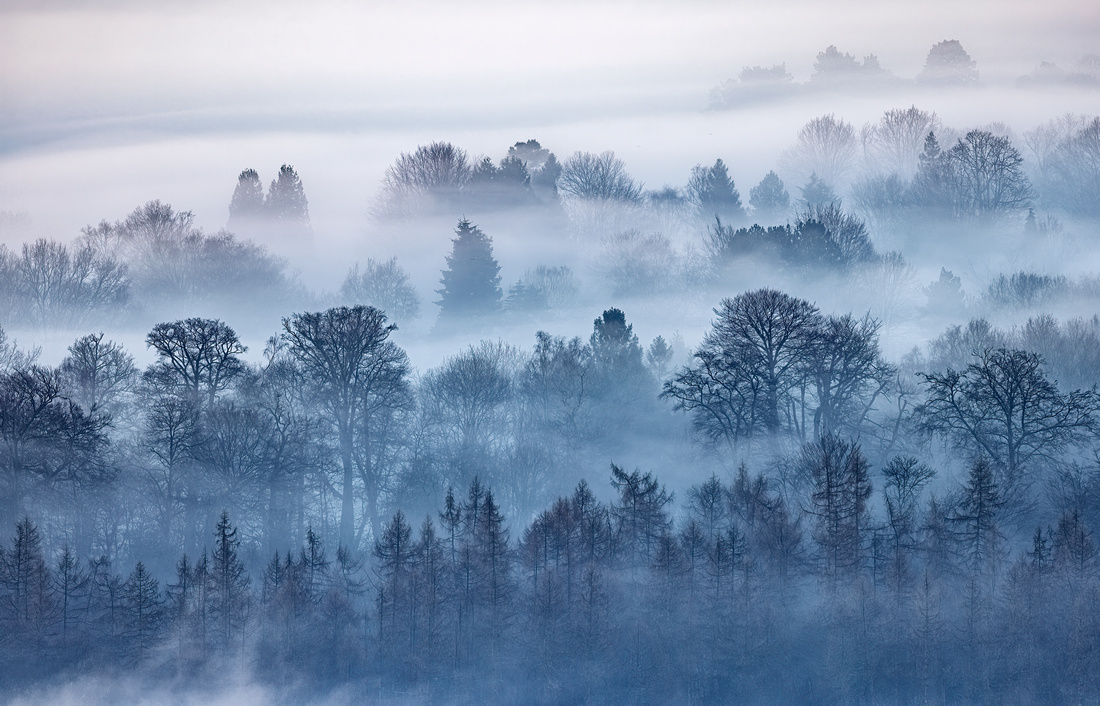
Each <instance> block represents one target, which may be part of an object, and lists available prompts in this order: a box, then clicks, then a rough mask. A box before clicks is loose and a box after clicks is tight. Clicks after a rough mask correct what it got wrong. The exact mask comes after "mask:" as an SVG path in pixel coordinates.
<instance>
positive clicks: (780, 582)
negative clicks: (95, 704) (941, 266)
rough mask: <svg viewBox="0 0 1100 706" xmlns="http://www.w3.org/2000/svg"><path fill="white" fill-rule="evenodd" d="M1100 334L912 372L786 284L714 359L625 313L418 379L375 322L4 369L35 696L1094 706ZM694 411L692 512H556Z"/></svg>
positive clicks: (1011, 341)
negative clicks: (56, 683) (216, 669)
mask: <svg viewBox="0 0 1100 706" xmlns="http://www.w3.org/2000/svg"><path fill="white" fill-rule="evenodd" d="M1084 326H1085V324H1084V322H1066V323H1064V324H1063V323H1059V322H1057V321H1055V320H1053V319H1050V318H1049V317H1047V318H1039V319H1035V320H1033V322H1030V323H1029V324H1028V327H1027V328H1025V329H1024V330H1023V331H1022V332H1020V333H1019V334H1013V335H1009V334H1005V333H1003V332H998V331H997V330H996V329H993V328H992V327H990V326H989V325H988V324H986V323H985V322H982V321H980V320H978V321H974V322H971V324H970V325H968V327H966V328H965V329H964V328H962V327H954V328H952V329H949V330H948V331H947V332H945V334H944V335H943V336H941V337H940V338H939V339H937V340H936V341H935V342H933V344H932V345H931V346H930V347H929V349H928V354H927V357H925V358H923V359H907V360H903V361H901V362H900V363H898V364H889V363H887V362H886V361H885V360H884V359H883V358H882V356H881V354H880V352H879V350H878V342H877V332H878V323H877V322H876V321H875V320H874V319H871V318H870V317H863V318H856V317H854V316H852V315H850V314H849V315H825V314H822V313H821V312H820V311H819V310H818V309H817V307H815V306H814V305H813V304H811V303H809V302H807V301H805V300H801V299H798V298H796V297H792V296H790V295H788V294H785V293H783V292H779V291H777V290H771V289H761V290H755V291H750V292H745V293H743V294H741V295H738V296H737V297H733V298H730V299H726V300H723V301H722V302H721V303H720V305H719V307H718V308H717V309H716V310H715V319H714V322H713V325H712V328H711V330H710V332H709V333H708V334H707V336H706V337H705V339H704V341H703V342H702V344H701V345H700V346H699V347H698V348H697V349H696V350H695V351H693V353H692V358H691V361H690V362H689V363H688V364H686V365H678V364H677V363H676V362H675V361H674V360H673V353H672V348H671V346H670V345H669V344H668V342H666V341H665V340H664V339H663V338H660V337H659V338H657V339H655V340H654V341H653V342H652V344H650V345H649V346H648V348H646V347H643V346H642V345H641V343H640V341H639V340H638V337H637V336H636V335H635V334H634V333H633V327H632V326H631V324H630V323H629V322H628V321H627V318H626V315H625V314H624V312H622V311H621V310H618V309H608V310H605V311H604V312H603V313H602V314H601V315H600V317H598V318H597V319H596V320H595V321H594V323H593V329H592V334H591V336H590V337H589V339H588V340H587V341H583V340H582V339H580V338H579V337H578V338H573V339H567V338H563V337H557V336H553V335H551V334H549V333H540V334H539V335H538V336H537V337H536V341H535V345H534V347H533V349H531V350H530V351H527V352H524V351H519V350H517V349H514V348H512V347H510V346H507V345H505V344H503V343H488V342H486V343H482V344H481V345H479V346H474V347H470V348H468V349H466V350H464V351H461V352H459V353H457V354H456V355H453V356H452V357H450V358H448V359H447V360H446V361H445V362H444V363H443V364H442V365H441V366H439V367H438V368H435V369H432V370H429V371H426V372H425V373H423V374H421V375H419V376H414V375H413V371H412V369H411V366H410V364H409V361H408V358H407V355H406V354H405V352H404V351H403V350H402V349H401V348H400V347H398V346H397V345H396V344H395V343H394V342H393V341H392V340H390V337H391V334H392V332H393V329H394V326H393V324H392V323H390V322H389V321H388V319H387V317H386V316H385V314H384V313H383V312H381V311H380V310H378V309H376V308H374V307H370V306H365V305H359V306H354V307H334V308H331V309H328V310H324V311H318V312H302V313H297V314H293V315H291V316H288V317H286V318H285V319H284V320H283V331H282V333H281V334H280V335H279V336H275V337H272V339H271V340H270V341H269V342H268V344H267V346H266V348H265V351H264V354H263V358H262V361H261V362H260V363H257V364H248V363H246V362H245V361H244V360H243V359H242V355H243V354H244V353H246V352H247V351H246V349H245V347H244V346H243V345H242V344H241V342H240V340H239V338H238V337H237V335H236V333H235V332H234V330H233V329H232V328H231V327H230V326H228V325H227V324H225V323H224V322H221V321H219V320H215V319H199V318H192V319H183V320H178V321H171V322H164V323H161V324H157V325H156V326H154V327H153V329H152V330H151V331H150V333H149V334H148V336H147V337H146V343H147V345H148V346H149V348H150V349H151V350H152V351H153V352H154V354H155V356H156V360H155V362H154V363H152V364H151V365H150V366H148V367H147V368H146V369H145V370H144V371H139V370H138V369H137V367H136V366H135V365H134V362H133V359H132V357H131V356H130V355H129V354H128V353H127V352H126V351H125V350H124V349H123V348H122V347H121V346H119V345H118V344H116V343H113V342H111V341H110V340H108V339H107V338H106V336H105V335H104V334H91V335H88V336H84V337H82V338H80V339H79V340H77V341H76V342H75V343H74V344H73V346H71V347H70V350H69V355H68V356H67V357H66V358H65V360H64V361H63V362H62V364H61V365H60V366H58V367H56V368H54V367H49V366H43V365H39V364H37V362H36V360H35V352H34V351H22V350H19V349H18V348H17V347H16V346H15V345H14V344H13V343H11V342H7V341H6V340H5V341H3V345H2V346H0V348H2V350H0V363H2V364H3V366H4V369H3V372H2V373H0V464H2V465H0V471H2V475H0V479H2V482H3V494H2V497H3V499H4V504H3V507H2V508H0V515H2V519H3V521H4V523H5V524H6V525H7V526H14V527H15V528H16V531H15V535H14V537H13V539H12V540H11V542H10V544H8V545H7V546H5V547H4V549H3V552H2V553H0V567H2V571H0V579H2V586H3V590H2V596H0V600H2V603H0V605H2V606H3V615H2V619H3V620H4V621H5V624H6V626H7V629H6V631H5V635H6V637H5V639H4V641H3V643H2V645H0V649H2V650H3V655H4V657H3V659H4V660H5V664H7V665H12V666H13V667H17V668H13V669H10V670H2V671H3V672H4V673H5V674H8V675H9V676H8V677H7V678H8V679H10V680H11V681H9V682H8V685H9V686H11V687H13V688H14V687H15V686H16V683H17V682H18V681H19V680H21V679H31V680H33V679H39V678H47V677H49V676H51V675H55V674H59V673H63V672H65V673H80V672H81V671H83V670H87V669H95V668H98V667H99V666H107V667H109V668H111V669H118V670H122V671H131V672H134V673H145V672H144V671H143V670H151V671H149V672H148V673H163V674H173V675H183V674H187V673H194V670H201V669H204V668H210V666H211V665H213V664H216V663H217V661H218V660H220V659H222V658H224V657H225V656H226V655H246V654H252V655H257V657H256V658H255V660H256V661H255V663H254V664H253V666H252V667H250V668H253V669H255V670H256V673H258V674H259V673H262V674H264V675H265V677H264V678H265V679H271V680H275V681H276V682H278V681H279V680H285V681H284V683H285V682H288V681H293V680H294V679H298V678H301V679H305V680H307V681H312V680H316V682H317V683H322V684H336V683H345V682H349V681H350V682H352V683H359V684H365V683H375V681H377V680H380V681H377V683H383V684H386V685H388V686H387V688H399V689H418V690H427V691H424V692H423V693H433V694H437V693H438V692H435V691H433V690H435V689H438V688H442V687H441V686H440V685H442V684H453V683H455V682H453V681H452V680H453V679H467V678H472V675H474V674H482V675H484V674H489V675H490V687H489V688H491V689H494V690H496V691H494V692H493V693H494V694H496V695H499V696H500V697H501V698H506V697H507V698H525V697H527V696H529V694H527V693H526V692H525V693H523V694H518V693H516V692H512V691H509V689H510V688H513V687H510V686H509V684H510V683H513V682H510V681H509V679H508V677H509V676H510V675H521V676H523V677H524V678H523V680H521V681H519V682H515V683H523V684H528V685H532V686H531V687H530V688H531V689H532V690H533V693H534V694H535V698H537V699H541V700H550V701H552V700H561V699H567V700H568V699H573V698H587V699H599V698H611V697H619V696H622V695H633V697H634V698H638V699H642V700H654V699H657V700H660V699H670V698H680V697H681V696H684V695H690V696H691V698H697V699H700V700H716V699H722V698H727V697H728V695H729V694H736V693H742V694H744V695H746V697H748V695H750V694H760V693H763V692H761V691H760V690H761V689H762V688H763V689H765V691H768V693H773V694H774V695H775V697H776V698H785V699H791V698H799V699H803V700H804V699H806V698H811V696H808V695H813V697H815V698H821V699H823V700H836V699H855V698H862V699H867V700H876V699H883V698H909V697H912V696H913V695H915V694H916V695H920V694H924V695H933V694H939V695H941V696H942V695H947V696H946V698H958V699H974V698H987V697H989V698H993V697H995V696H996V695H998V694H1001V695H1003V694H1007V693H1019V692H1018V691H1017V690H1018V689H1027V690H1029V691H1028V693H1032V694H1034V696H1035V698H1037V699H1040V698H1041V699H1043V700H1073V699H1075V698H1084V697H1085V695H1087V694H1090V693H1094V692H1093V691H1091V690H1092V689H1095V685H1094V684H1093V683H1092V680H1091V678H1090V676H1089V675H1090V674H1092V673H1094V671H1095V670H1092V663H1091V661H1090V657H1088V655H1089V654H1091V651H1090V650H1091V647H1089V645H1090V643H1089V642H1088V640H1089V639H1090V638H1088V637H1087V635H1089V634H1091V633H1090V632H1088V631H1087V628H1084V627H1082V625H1085V626H1087V625H1090V624H1091V623H1090V622H1088V621H1092V620H1094V616H1093V615H1092V611H1091V609H1090V608H1089V605H1091V603H1090V600H1089V596H1091V595H1093V592H1094V591H1095V590H1096V589H1097V586H1096V580H1097V574H1096V569H1097V565H1096V557H1095V547H1094V544H1093V540H1092V533H1091V529H1090V528H1091V527H1093V526H1095V523H1096V522H1097V521H1100V503H1098V502H1097V497H1098V495H1097V491H1098V490H1100V484H1098V482H1097V481H1098V478H1100V476H1098V475H1097V471H1096V468H1095V463H1094V461H1090V457H1089V449H1090V448H1091V447H1092V445H1094V443H1095V439H1096V431H1097V430H1096V422H1097V412H1098V410H1100V401H1098V398H1097V395H1096V393H1095V392H1094V391H1092V390H1091V389H1089V388H1086V389H1076V390H1068V389H1063V388H1061V387H1060V386H1059V385H1058V384H1057V383H1056V382H1054V379H1055V378H1054V377H1053V375H1055V374H1057V375H1058V376H1060V379H1070V378H1068V377H1066V376H1064V373H1065V372H1067V371H1073V370H1075V368H1073V367H1072V366H1073V365H1074V364H1075V363H1074V361H1075V353H1074V351H1076V350H1078V349H1079V348H1080V346H1079V344H1080V343H1081V342H1082V341H1084V340H1086V339H1087V332H1088V331H1089V330H1090V329H1088V328H1086V327H1084ZM1093 335H1095V332H1094V333H1093ZM1082 336H1084V337H1085V338H1082ZM1089 340H1091V339H1089ZM1039 345H1045V346H1046V348H1045V349H1043V352H1044V353H1045V354H1046V355H1047V356H1049V358H1044V357H1043V355H1042V354H1041V353H1040V352H1039V351H1038V350H1037V348H1038V346H1039ZM1076 370H1077V374H1078V376H1079V378H1078V379H1083V380H1085V381H1086V382H1085V384H1086V385H1088V386H1089V387H1091V385H1092V384H1093V383H1094V382H1095V379H1096V370H1095V369H1084V370H1081V369H1080V368H1077V369H1076ZM662 398H663V400H664V401H663V402H662ZM674 410H679V411H681V412H683V413H684V414H685V416H686V420H688V421H689V422H690V424H691V427H692V429H693V430H694V434H695V439H696V442H695V447H694V448H695V449H697V453H696V454H695V455H694V456H692V458H693V459H694V460H693V461H692V462H691V463H692V464H697V465H699V466H700V468H708V467H709V468H712V469H714V470H713V472H712V475H711V477H710V478H709V479H707V480H705V481H702V482H698V481H699V480H701V479H700V478H699V476H700V475H702V473H700V474H696V475H695V479H696V482H695V483H694V485H691V486H690V487H688V488H687V490H686V492H685V493H684V497H683V499H682V500H681V502H680V503H679V505H676V504H674V497H673V496H674V494H673V493H670V492H668V491H667V490H666V489H665V487H664V486H662V485H661V483H660V482H659V481H658V480H657V477H656V476H655V475H654V473H653V472H652V471H646V472H643V471H642V470H640V469H638V470H635V471H628V470H626V469H624V468H622V467H620V466H619V465H613V466H612V471H611V488H610V491H609V492H597V491H594V490H593V489H592V488H591V487H590V486H589V485H588V484H587V483H586V482H583V481H582V482H581V483H580V484H579V485H578V486H576V488H575V489H574V491H573V492H572V493H570V494H567V495H562V497H560V498H558V499H557V500H555V499H554V498H555V497H557V496H558V495H559V494H561V493H562V490H563V489H564V487H566V486H565V484H566V483H568V482H569V481H568V480H567V479H568V477H569V475H570V474H571V473H577V472H578V471H579V472H580V473H581V476H582V477H583V476H584V475H587V473H588V472H587V470H586V469H591V468H596V467H598V466H599V465H602V464H603V463H606V459H607V458H608V457H611V458H615V457H616V456H617V455H622V454H628V453H630V452H631V450H632V449H634V448H636V447H638V446H639V445H640V444H644V443H647V442H646V440H647V439H648V440H649V442H650V443H652V442H653V441H654V440H660V442H661V443H664V444H670V445H672V446H675V444H676V443H677V442H676V440H675V438H676V435H677V433H678V432H677V429H678V428H679V425H678V422H676V418H675V417H673V416H671V415H672V414H673V413H674ZM680 448H684V449H685V451H686V447H680ZM937 449H939V451H937ZM708 458H710V459H713V460H712V461H708V460H707V459H708ZM600 459H604V460H603V461H600ZM737 459H741V463H740V465H739V466H734V467H731V465H730V464H731V462H734V461H736V460H737ZM604 467H606V466H604ZM750 468H752V469H754V470H753V471H752V472H750V470H749V469H750ZM723 469H724V470H723ZM704 472H705V471H704ZM719 473H721V475H719ZM956 473H961V474H962V475H961V477H959V479H958V480H953V479H952V477H953V476H954V475H955V474H956ZM574 477H575V476H574ZM418 518H425V519H424V520H423V521H422V522H421V521H420V520H419V519H418ZM414 525H415V527H414ZM1025 537H1026V538H1027V540H1026V541H1025V539H1024V538H1025ZM130 566H132V567H133V568H132V570H130ZM124 577H126V578H124ZM162 586H163V590H162ZM1055 598H1057V600H1055ZM1036 601H1038V602H1036ZM951 626H965V627H963V628H953V627H951ZM699 645H705V646H706V649H703V650H700V649H699V647H698V646H699ZM856 645H859V648H856V647H855V646H856ZM1037 645H1041V646H1042V649H1038V648H1037V647H1036V646H1037ZM962 654H966V655H968V659H967V660H965V661H963V662H960V660H959V655H962ZM821 655H825V656H826V659H824V660H819V658H820V656H821ZM204 665H205V666H204ZM960 665H965V666H960ZM795 673H797V674H799V675H800V676H799V677H798V679H793V678H792V677H791V676H790V675H791V674H795ZM564 675H570V676H569V677H568V678H567V677H565V676H564ZM372 680H375V681H372ZM563 680H564V681H563ZM473 684H474V682H470V686H469V687H467V688H471V689H472V688H475V687H474V686H473ZM761 685H767V686H763V687H762V686H761ZM509 694H511V696H508V695H509ZM929 698H931V696H929Z"/></svg>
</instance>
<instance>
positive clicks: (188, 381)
mask: <svg viewBox="0 0 1100 706" xmlns="http://www.w3.org/2000/svg"><path fill="white" fill-rule="evenodd" d="M145 344H146V345H147V346H148V347H150V348H152V349H153V350H155V351H156V353H157V358H158V360H157V362H156V363H154V364H153V365H151V366H150V367H149V369H148V370H147V371H146V373H145V378H146V380H147V381H148V382H150V383H152V384H154V385H157V386H158V387H160V386H163V387H164V388H165V389H168V390H177V391H179V393H180V394H182V395H183V396H185V397H189V398H190V399H191V400H192V401H194V402H195V403H196V404H201V405H205V406H210V405H213V404H214V400H215V399H216V398H217V395H218V393H219V392H222V391H223V390H225V389H226V388H227V387H228V386H229V384H230V383H231V382H233V379H234V378H236V377H237V376H239V375H240V374H241V373H243V372H244V363H243V362H242V361H241V359H240V358H239V357H238V356H240V355H241V354H243V353H245V352H247V351H248V347H247V346H244V345H242V344H241V342H240V339H239V338H237V333H236V332H235V331H234V330H233V329H232V328H230V327H229V326H228V325H227V324H225V323H224V322H222V321H219V320H218V319H198V318H193V319H184V320H182V321H173V322H171V323H163V324H157V325H156V326H154V327H153V330H152V331H150V332H149V335H148V336H146V337H145Z"/></svg>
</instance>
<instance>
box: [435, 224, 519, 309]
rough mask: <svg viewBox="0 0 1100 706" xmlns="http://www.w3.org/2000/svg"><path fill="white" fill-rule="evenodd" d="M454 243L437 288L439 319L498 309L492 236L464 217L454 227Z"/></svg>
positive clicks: (497, 276) (500, 295) (499, 295)
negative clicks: (440, 285)
mask: <svg viewBox="0 0 1100 706" xmlns="http://www.w3.org/2000/svg"><path fill="white" fill-rule="evenodd" d="M451 243H452V244H453V247H452V249H451V254H450V255H448V256H447V269H445V270H443V278H442V279H441V280H440V283H441V284H442V285H443V288H442V289H437V290H436V293H437V294H438V295H439V301H437V302H436V304H438V305H439V307H440V313H439V316H440V319H441V320H444V321H454V320H459V319H464V318H468V317H477V316H487V315H489V314H493V313H496V312H497V311H499V310H500V307H501V301H502V299H503V293H502V292H501V289H500V265H499V264H497V261H496V259H495V258H494V257H493V240H492V238H490V237H489V236H487V235H485V234H484V233H482V232H481V229H479V228H478V227H477V226H475V225H473V224H472V223H470V221H469V220H467V219H465V218H463V219H462V220H460V221H459V222H458V227H457V228H455V237H454V238H453V239H452V240H451Z"/></svg>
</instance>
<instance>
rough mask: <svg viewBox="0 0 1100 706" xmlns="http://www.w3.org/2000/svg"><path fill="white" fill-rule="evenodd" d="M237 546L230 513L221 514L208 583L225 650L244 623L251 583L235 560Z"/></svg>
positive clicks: (211, 556)
mask: <svg viewBox="0 0 1100 706" xmlns="http://www.w3.org/2000/svg"><path fill="white" fill-rule="evenodd" d="M240 543H241V540H240V539H239V538H238V537H237V529H236V528H235V527H233V525H231V524H230V523H229V513H228V512H226V511H224V510H223V511H222V514H221V518H220V519H219V520H218V526H217V527H215V528H214V551H213V553H212V554H211V555H210V573H209V581H210V584H211V589H212V590H211V592H212V594H213V595H212V601H213V604H212V613H213V615H214V616H215V617H216V619H217V620H218V622H219V623H220V625H221V639H222V646H223V647H224V648H226V649H229V648H231V647H232V641H233V634H234V630H235V629H238V628H240V627H241V626H243V625H244V624H245V621H246V620H247V613H246V610H247V607H248V600H249V594H248V584H249V582H250V579H249V577H248V573H247V571H246V570H245V566H244V563H243V562H242V561H241V560H240V558H239V557H238V556H237V547H239V546H240Z"/></svg>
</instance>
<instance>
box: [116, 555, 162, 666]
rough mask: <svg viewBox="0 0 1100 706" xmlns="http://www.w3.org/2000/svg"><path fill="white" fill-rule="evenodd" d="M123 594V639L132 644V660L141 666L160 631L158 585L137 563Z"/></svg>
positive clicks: (160, 614)
mask: <svg viewBox="0 0 1100 706" xmlns="http://www.w3.org/2000/svg"><path fill="white" fill-rule="evenodd" d="M122 590H123V606H124V609H125V622H126V636H127V638H128V639H129V641H130V644H131V650H132V652H131V654H132V659H133V660H134V661H135V662H137V663H139V664H140V663H141V662H142V661H144V659H145V655H146V653H147V652H148V650H149V649H150V648H151V647H152V646H153V643H154V641H155V640H156V638H157V633H158V632H159V631H160V628H161V623H162V619H163V607H164V601H163V600H162V599H161V596H160V584H159V583H158V582H157V580H156V579H155V578H153V577H152V576H150V575H149V572H148V571H147V570H146V569H145V564H143V563H142V562H140V561H139V562H138V563H137V565H136V566H134V570H133V572H132V573H131V574H130V578H129V579H128V580H127V581H126V584H125V586H123V589H122Z"/></svg>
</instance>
